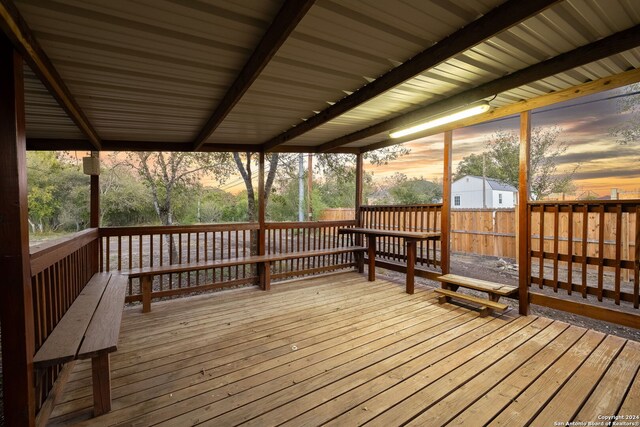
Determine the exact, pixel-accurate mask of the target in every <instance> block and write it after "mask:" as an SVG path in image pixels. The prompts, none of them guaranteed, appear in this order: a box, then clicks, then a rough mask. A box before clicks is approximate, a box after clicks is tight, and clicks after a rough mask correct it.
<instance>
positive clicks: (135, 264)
mask: <svg viewBox="0 0 640 427" xmlns="http://www.w3.org/2000/svg"><path fill="white" fill-rule="evenodd" d="M354 224H355V221H330V222H322V221H320V222H278V223H267V224H266V227H265V232H266V234H267V235H266V253H267V254H269V253H291V252H298V251H307V250H314V249H328V248H333V247H336V246H342V245H344V244H346V243H345V242H346V240H347V239H348V237H347V236H342V235H339V234H338V229H340V228H344V227H353V226H354ZM258 232H259V225H258V224H257V223H231V224H214V225H189V226H172V227H118V228H101V229H100V236H101V244H100V266H101V271H122V270H129V269H131V268H140V267H154V266H162V265H170V264H183V263H190V262H200V261H212V260H220V259H229V258H238V257H246V256H249V255H252V254H256V253H257V248H258V245H257V243H258ZM354 263H355V261H354V260H353V255H352V254H344V255H325V256H317V257H310V258H301V259H295V260H288V261H281V262H276V263H274V264H273V265H272V276H271V277H272V278H273V279H279V278H285V277H292V276H302V275H308V274H318V273H321V272H324V271H330V270H336V269H339V268H347V267H351V266H353V265H354ZM257 281H258V276H257V271H256V269H255V268H254V267H253V266H252V265H245V266H242V265H239V266H233V267H224V268H215V269H210V270H201V271H197V272H191V273H172V274H163V275H157V276H155V278H154V283H153V291H152V298H161V297H169V296H174V295H179V294H185V293H186V294H188V293H192V292H200V291H206V290H211V289H218V288H223V287H230V286H236V285H243V284H250V283H257ZM141 300H142V290H141V287H140V280H139V279H131V281H130V283H129V289H128V290H127V302H133V301H141Z"/></svg>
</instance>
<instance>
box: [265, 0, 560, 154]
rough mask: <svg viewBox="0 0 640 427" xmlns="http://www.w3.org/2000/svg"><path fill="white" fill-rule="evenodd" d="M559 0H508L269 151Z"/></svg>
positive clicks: (295, 129)
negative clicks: (523, 0) (524, 0)
mask: <svg viewBox="0 0 640 427" xmlns="http://www.w3.org/2000/svg"><path fill="white" fill-rule="evenodd" d="M557 1H558V0H530V1H526V2H522V1H520V0H509V1H507V2H506V3H504V4H502V5H500V6H498V7H496V8H495V9H493V10H491V11H489V12H488V13H486V14H485V15H483V16H482V17H480V18H478V19H476V20H475V21H473V22H471V23H469V24H468V25H467V26H465V27H463V28H461V29H460V30H458V31H456V32H455V33H453V34H451V35H449V36H447V37H445V38H444V39H442V40H441V41H439V42H437V43H436V44H434V45H433V46H431V47H429V48H427V49H425V50H423V51H422V52H420V53H418V54H417V55H416V56H414V57H413V58H411V59H409V60H408V61H406V62H405V63H403V64H401V65H399V66H397V67H396V68H394V69H392V70H390V71H388V72H387V73H386V74H383V75H382V76H380V77H378V78H377V79H376V80H374V81H372V82H371V83H368V84H366V85H364V86H362V87H361V88H360V89H358V90H357V91H355V92H353V93H352V94H350V95H347V96H345V97H344V98H342V99H340V100H339V101H338V102H336V103H335V104H333V105H331V106H330V107H328V108H325V109H324V110H322V111H321V112H319V113H318V114H316V115H314V116H312V117H309V118H308V119H307V120H305V121H304V122H302V123H300V124H298V125H297V126H295V127H293V128H291V129H289V130H287V131H285V132H283V133H281V134H279V135H277V136H275V137H273V138H271V139H270V140H269V141H267V142H265V143H264V149H265V151H271V150H272V149H273V148H274V147H277V146H278V145H281V144H284V143H286V142H287V141H290V140H291V139H293V138H296V137H298V136H300V135H302V134H304V133H306V132H309V131H310V130H312V129H314V128H316V127H318V126H320V125H322V124H324V123H327V122H328V121H330V120H333V119H335V118H336V117H338V116H340V115H342V114H344V113H346V112H347V111H349V110H351V109H353V108H355V107H357V106H359V105H361V104H363V103H365V102H367V101H369V100H371V99H373V98H374V97H376V96H378V95H380V94H382V93H384V92H386V91H388V90H390V89H392V88H394V87H395V86H397V85H399V84H401V83H402V82H404V81H406V80H409V79H410V78H412V77H414V76H416V75H418V74H420V73H421V72H423V71H425V70H428V69H430V68H433V67H435V66H436V65H438V64H440V63H442V62H444V61H446V60H448V59H450V58H452V57H454V56H456V55H458V54H459V53H461V52H464V51H466V50H468V49H470V48H471V47H473V46H475V45H477V44H478V43H481V42H483V41H484V40H487V39H488V38H490V37H492V36H494V35H496V34H498V33H500V32H502V31H504V30H506V29H508V28H511V27H512V26H514V25H516V24H518V23H520V22H522V21H524V20H525V19H527V18H529V17H531V16H533V15H536V14H538V13H540V12H541V11H543V10H544V9H546V8H548V7H549V6H551V5H553V4H554V3H556V2H557Z"/></svg>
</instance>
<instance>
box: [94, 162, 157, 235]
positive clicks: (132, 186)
mask: <svg viewBox="0 0 640 427" xmlns="http://www.w3.org/2000/svg"><path fill="white" fill-rule="evenodd" d="M123 166H124V165H122V164H116V165H114V166H113V167H109V168H104V169H103V171H102V173H101V175H100V224H102V225H103V226H124V225H140V224H148V223H151V222H154V218H156V217H157V214H156V212H155V209H154V207H153V200H152V198H151V194H150V193H149V191H148V190H147V188H146V187H145V185H144V184H143V183H142V181H141V180H140V179H139V178H138V177H137V176H135V174H134V173H132V170H131V169H130V168H126V167H123ZM155 221H157V219H156V220H155Z"/></svg>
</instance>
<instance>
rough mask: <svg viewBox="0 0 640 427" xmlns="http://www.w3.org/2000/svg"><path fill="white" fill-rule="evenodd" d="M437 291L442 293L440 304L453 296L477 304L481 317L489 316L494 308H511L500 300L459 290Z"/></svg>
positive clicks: (503, 309)
mask: <svg viewBox="0 0 640 427" xmlns="http://www.w3.org/2000/svg"><path fill="white" fill-rule="evenodd" d="M436 293H437V294H440V297H438V302H439V303H440V304H444V303H445V302H450V301H451V298H455V299H459V300H463V301H467V302H470V303H473V304H477V305H478V306H479V308H480V317H486V316H488V315H489V314H491V312H492V311H493V310H496V311H500V312H502V311H505V310H506V309H507V308H509V306H508V305H506V304H502V303H500V302H495V301H490V300H488V299H484V298H478V297H474V296H473V295H468V294H461V293H459V292H456V291H450V290H448V289H436Z"/></svg>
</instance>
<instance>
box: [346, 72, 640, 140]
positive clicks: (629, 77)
mask: <svg viewBox="0 0 640 427" xmlns="http://www.w3.org/2000/svg"><path fill="white" fill-rule="evenodd" d="M638 82H640V69H638V68H635V69H633V70H629V71H625V72H623V73H620V74H617V75H615V76H609V77H604V78H602V79H598V80H594V81H592V82H587V83H583V84H581V85H578V86H573V87H570V88H568V89H564V90H560V91H557V92H551V93H548V94H546V95H540V96H537V97H535V98H531V99H526V100H522V101H519V102H517V103H515V104H509V105H505V106H504V107H500V108H496V109H493V110H490V111H487V112H486V113H483V114H479V115H477V116H473V117H469V118H467V119H464V120H461V121H458V122H455V123H449V124H447V125H444V126H439V127H437V128H433V129H430V130H428V131H425V132H420V133H417V134H415V135H411V136H406V137H404V138H399V139H391V138H389V139H385V140H382V141H379V142H376V143H373V144H370V145H367V146H365V147H360V150H361V152H363V153H366V152H368V151H373V150H378V149H380V148H385V147H389V146H391V145H396V144H399V143H403V142H409V141H413V140H416V139H419V138H425V137H427V136H431V135H436V134H439V133H442V132H445V131H448V130H455V129H461V128H463V127H466V126H472V125H476V124H479V123H484V122H487V121H491V120H496V119H499V118H502V117H507V116H511V115H515V114H518V113H522V112H524V111H530V110H534V109H536V108H542V107H546V106H548V105H553V104H557V103H558V102H565V101H569V100H572V99H576V98H580V97H583V96H588V95H593V94H595V93H600V92H602V91H605V90H612V89H616V88H619V87H623V86H627V85H630V84H633V83H638ZM342 148H347V147H342Z"/></svg>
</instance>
